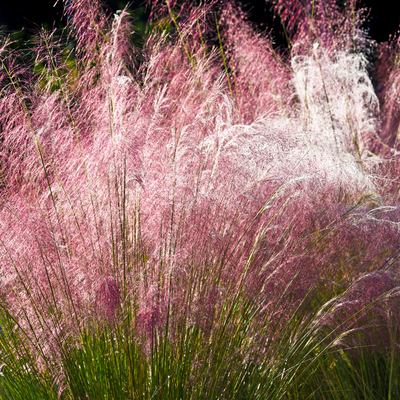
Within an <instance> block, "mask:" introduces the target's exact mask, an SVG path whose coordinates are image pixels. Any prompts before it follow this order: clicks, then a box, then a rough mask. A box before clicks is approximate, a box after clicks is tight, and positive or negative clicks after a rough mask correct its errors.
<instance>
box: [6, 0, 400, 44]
mask: <svg viewBox="0 0 400 400" xmlns="http://www.w3.org/2000/svg"><path fill="white" fill-rule="evenodd" d="M237 2H238V3H239V2H240V3H243V8H244V9H245V10H246V11H247V12H248V13H249V14H248V15H249V17H250V20H252V21H254V22H255V23H256V24H258V25H259V26H260V27H261V28H262V27H267V26H268V28H269V29H271V28H272V29H273V30H274V32H275V34H274V36H275V40H276V41H278V42H279V41H281V40H283V32H280V30H281V27H280V25H279V21H277V20H275V22H274V21H273V19H272V15H271V13H270V12H269V11H268V5H266V2H265V0H253V1H246V0H242V1H239V0H237ZM55 3H56V0H0V26H3V27H4V28H5V29H6V30H7V31H19V30H21V29H22V28H23V27H24V28H25V31H26V32H27V33H29V32H31V31H33V30H35V27H38V26H39V27H40V26H44V27H45V28H51V27H53V26H55V27H59V28H62V27H63V26H64V25H65V21H63V18H62V10H63V1H62V0H58V2H57V3H56V4H55ZM106 3H107V4H108V6H109V7H110V9H111V10H113V11H114V12H115V11H116V10H118V9H121V8H123V7H124V6H125V4H126V3H127V1H121V0H106ZM130 4H131V5H132V7H131V8H132V9H136V8H139V7H140V6H142V5H143V0H134V1H130ZM361 4H362V5H363V6H364V7H367V8H368V9H370V10H371V12H370V16H369V22H368V24H367V25H366V28H367V29H368V30H369V34H370V36H371V37H372V38H373V39H375V40H376V41H378V42H385V41H387V40H388V38H389V36H390V35H391V34H393V33H395V32H396V31H397V30H398V29H399V25H400V13H398V12H397V10H395V9H394V7H393V4H396V0H381V1H379V2H378V1H377V0H362V2H361ZM399 4H400V3H399ZM142 18H143V19H145V18H146V16H145V15H144V16H143V17H142Z"/></svg>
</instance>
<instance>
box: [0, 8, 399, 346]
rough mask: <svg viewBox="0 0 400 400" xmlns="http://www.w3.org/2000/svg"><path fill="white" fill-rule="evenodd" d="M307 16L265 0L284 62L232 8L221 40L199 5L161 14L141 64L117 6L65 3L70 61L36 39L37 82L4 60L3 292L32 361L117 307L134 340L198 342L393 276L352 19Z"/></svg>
mask: <svg viewBox="0 0 400 400" xmlns="http://www.w3.org/2000/svg"><path fill="white" fill-rule="evenodd" d="M314 3H315V10H314V14H313V19H312V22H310V16H309V13H307V12H306V11H307V10H304V9H301V8H299V4H300V3H298V2H296V1H283V0H282V1H276V2H275V3H274V4H275V6H274V7H275V9H276V10H277V12H281V13H282V18H283V21H286V24H287V28H288V32H289V34H290V35H291V37H292V47H291V52H290V54H285V53H284V52H282V53H281V54H280V53H279V50H278V49H274V46H273V43H272V42H271V39H270V38H269V37H268V36H267V35H261V34H259V33H255V32H254V30H253V28H252V26H251V25H250V24H249V23H248V22H247V21H246V18H245V17H244V15H243V14H242V13H241V11H239V10H235V9H234V6H233V5H232V4H231V3H228V4H227V5H226V7H225V8H224V9H223V10H222V11H221V13H220V16H221V17H220V19H219V21H218V23H217V25H216V24H215V15H217V14H214V12H213V10H214V9H213V7H216V5H215V4H214V3H210V4H209V5H208V6H207V7H204V8H201V7H199V8H193V7H192V8H191V7H190V6H189V4H188V3H186V6H185V7H183V8H181V12H180V14H179V15H178V17H173V15H175V14H174V13H173V10H172V7H173V6H174V4H175V3H174V4H172V3H168V4H169V6H168V7H167V8H166V10H164V11H167V12H168V15H169V16H170V18H173V19H172V21H171V25H170V29H171V33H170V35H166V34H165V32H164V33H163V32H162V31H159V30H158V28H154V30H153V32H152V33H151V35H149V37H148V38H147V41H146V43H145V45H144V47H143V50H142V51H141V52H139V51H137V50H136V49H135V47H134V46H133V45H132V44H131V42H130V36H129V35H130V32H131V30H132V22H131V20H130V19H129V15H128V13H127V12H126V11H123V12H121V13H120V14H119V15H116V16H114V18H113V19H111V18H110V17H109V16H107V14H106V13H105V12H104V11H102V7H101V4H99V2H97V1H96V2H94V1H86V0H85V1H83V0H73V1H72V0H71V1H70V2H68V5H67V8H66V12H67V13H68V15H69V18H70V28H71V34H72V35H74V37H75V38H76V43H77V47H76V50H75V52H74V56H73V57H72V56H71V55H68V54H67V53H66V52H65V51H64V50H63V47H62V46H61V45H60V44H59V43H58V42H57V41H56V40H55V38H54V37H53V36H52V35H49V34H48V33H46V32H42V33H41V36H40V37H39V38H38V40H39V43H38V50H37V59H36V66H38V65H39V64H40V66H41V68H42V69H41V73H36V74H35V73H32V69H29V68H23V67H21V66H20V65H18V64H16V62H15V57H14V55H13V53H12V51H11V50H7V47H6V46H3V47H2V48H1V50H0V51H1V53H0V57H1V59H2V62H3V66H4V67H3V68H2V69H1V71H0V83H1V87H2V93H3V96H2V97H1V99H0V127H1V141H2V142H1V146H2V147H1V148H2V152H1V156H2V158H1V169H2V186H1V211H0V226H1V253H0V271H1V289H2V291H3V293H4V297H5V299H6V300H5V302H6V303H7V306H8V307H9V309H10V310H11V312H12V313H13V314H15V315H16V316H17V318H18V321H19V324H21V326H22V327H23V328H24V329H26V331H27V332H29V331H30V330H31V329H33V330H34V331H35V335H36V338H37V339H38V343H39V346H40V341H41V339H42V338H45V339H46V341H47V342H48V343H51V341H53V342H54V341H57V340H61V339H60V337H61V336H62V334H63V333H62V332H70V331H72V332H77V331H78V330H79V328H80V327H82V326H85V324H88V323H89V322H90V321H94V320H96V319H97V320H107V321H109V322H110V323H111V324H112V323H118V318H120V317H121V314H122V312H123V311H121V312H119V310H123V308H124V307H128V305H129V304H130V303H132V304H133V303H134V305H132V306H131V309H133V312H134V313H135V315H136V317H135V319H134V328H135V329H136V331H137V332H138V334H139V335H142V336H143V337H147V338H150V337H152V335H153V334H154V329H163V328H162V326H163V325H164V324H165V323H166V321H168V323H170V324H171V325H172V326H174V324H175V325H176V326H177V325H178V324H182V323H185V324H187V325H188V326H189V325H193V324H194V325H198V326H200V327H201V329H202V330H203V331H204V332H206V333H207V334H208V333H209V332H210V331H211V330H212V327H213V322H214V321H215V320H216V318H217V316H218V312H219V306H220V305H221V304H222V303H223V301H224V299H225V298H226V297H227V296H231V295H232V294H233V295H234V294H235V293H238V292H243V293H244V294H245V295H246V296H248V298H249V299H253V300H254V301H260V302H261V303H262V304H265V306H263V307H261V308H260V309H262V311H261V314H262V313H264V314H267V313H271V315H273V314H274V313H275V314H277V313H278V314H279V313H282V312H283V311H285V312H287V313H289V310H295V309H296V308H297V307H298V305H299V304H300V303H301V302H302V301H303V299H304V297H305V296H306V295H307V294H308V293H309V292H310V288H311V287H313V286H315V285H326V287H329V288H331V289H332V290H333V291H335V290H336V288H335V285H336V284H337V285H339V283H336V282H334V281H335V280H337V281H338V282H340V285H342V284H343V285H344V284H345V283H347V284H351V283H352V282H353V281H354V280H356V279H362V276H363V274H370V273H373V271H374V270H375V269H379V268H381V267H382V266H384V265H389V264H390V269H391V270H393V271H392V272H391V273H392V275H393V276H394V277H393V282H395V281H396V279H397V275H396V272H395V271H396V268H397V267H398V263H397V258H396V254H397V250H396V249H397V243H398V239H399V232H398V222H397V221H398V210H397V204H392V203H393V201H392V203H391V204H390V206H391V207H390V208H388V207H385V203H384V201H386V199H385V196H382V195H379V193H382V192H383V190H382V180H381V178H387V170H385V169H384V167H383V166H382V165H383V162H382V159H381V158H379V156H380V154H377V153H373V151H374V150H376V149H379V148H380V147H379V146H378V145H377V143H378V142H379V134H380V131H379V120H378V116H379V112H380V111H379V104H378V100H377V97H376V95H375V93H374V90H373V86H372V84H371V81H370V79H369V76H368V70H367V66H368V65H367V61H366V57H365V56H364V55H363V54H362V53H360V51H368V40H367V39H366V36H365V34H364V33H363V32H362V31H361V30H360V26H361V25H360V24H361V21H362V14H360V13H355V14H354V13H352V11H353V8H354V4H353V3H352V2H350V3H349V4H348V5H347V6H346V8H345V9H344V10H341V9H339V8H338V6H336V5H335V3H334V2H333V1H328V2H327V1H316V2H313V4H314ZM284 7H285V8H284ZM324 7H326V8H324ZM284 9H285V10H286V11H282V10H284ZM158 12H160V11H158ZM154 15H155V16H154V21H156V19H157V16H158V14H157V12H155V14H154ZM332 21H334V23H333V22H332ZM217 27H218V31H220V38H221V41H220V48H218V46H217V48H216V47H212V46H209V45H208V44H207V42H205V41H204V38H207V37H210V36H211V35H214V36H215V35H216V32H217ZM133 29H134V28H133ZM310 32H311V33H310ZM218 41H219V40H218ZM355 48H356V49H357V50H354V49H355ZM46 49H47V50H46ZM221 49H223V52H224V56H223V55H222V51H221ZM224 57H226V59H225V61H224ZM225 62H226V63H228V64H227V65H228V66H229V68H228V67H227V65H225ZM71 65H72V67H71ZM66 71H67V72H66ZM394 76H395V73H394V72H393V74H392V77H394ZM393 79H395V78H393ZM17 82H18V84H16V83H17ZM382 171H384V173H382ZM389 194H390V195H392V194H394V195H396V186H395V185H394V186H393V187H392V188H391V192H390V193H386V197H388V196H389ZM393 198H395V196H394V197H393ZM363 199H367V200H368V201H367V200H366V201H363ZM390 260H394V261H393V262H391V261H390ZM385 263H386V264H385ZM392 275H391V276H392ZM367 276H369V277H371V276H374V275H367ZM391 279H392V278H391ZM357 282H361V281H357ZM396 282H397V281H396ZM287 288H289V289H290V295H288V294H287V293H288V292H287V290H288V289H287ZM390 288H392V286H390ZM285 293H286V294H285ZM371 293H373V294H374V295H375V292H371ZM379 293H381V292H379ZM379 293H378V294H377V295H380V294H379ZM233 295H232V296H233ZM283 296H284V297H283ZM203 305H204V306H203ZM129 307H130V306H129ZM129 307H128V308H129ZM275 314H274V315H275ZM288 315H289V314H288ZM167 316H168V318H167ZM170 332H171V333H170V334H171V335H173V329H170ZM32 334H33V333H32ZM65 334H66V333H65ZM261 340H262V339H260V341H261ZM45 350H46V351H50V350H48V349H45Z"/></svg>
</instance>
